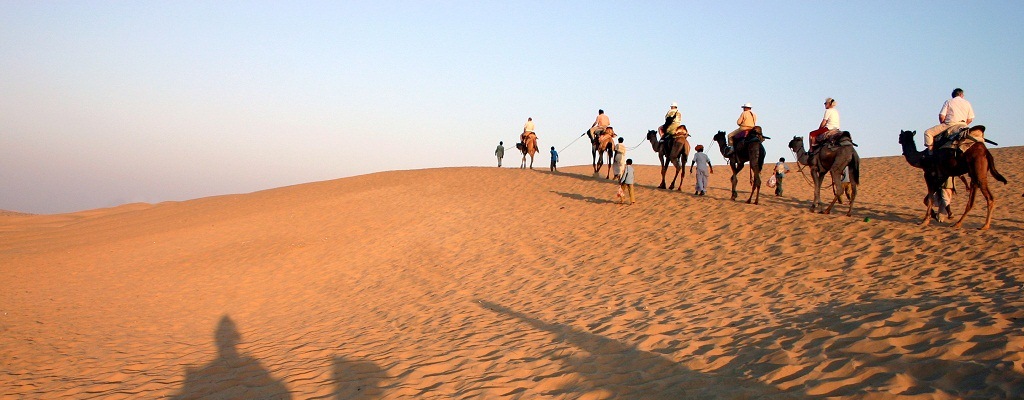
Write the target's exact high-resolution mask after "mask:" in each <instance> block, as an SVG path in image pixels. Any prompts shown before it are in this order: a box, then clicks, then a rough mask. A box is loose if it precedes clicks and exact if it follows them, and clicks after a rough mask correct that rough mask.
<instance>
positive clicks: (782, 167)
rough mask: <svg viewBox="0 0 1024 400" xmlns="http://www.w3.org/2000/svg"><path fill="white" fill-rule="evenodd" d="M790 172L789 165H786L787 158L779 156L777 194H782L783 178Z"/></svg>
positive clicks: (776, 172)
mask: <svg viewBox="0 0 1024 400" xmlns="http://www.w3.org/2000/svg"><path fill="white" fill-rule="evenodd" d="M788 173H789V166H788V165H786V158H785V157H779V162H777V163H775V195H776V196H782V178H785V177H786V174H788Z"/></svg>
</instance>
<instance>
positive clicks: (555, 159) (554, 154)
mask: <svg viewBox="0 0 1024 400" xmlns="http://www.w3.org/2000/svg"><path fill="white" fill-rule="evenodd" d="M551 171H552V172H554V171H558V152H557V151H555V146H551Z"/></svg>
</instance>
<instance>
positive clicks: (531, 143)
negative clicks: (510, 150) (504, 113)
mask: <svg viewBox="0 0 1024 400" xmlns="http://www.w3.org/2000/svg"><path fill="white" fill-rule="evenodd" d="M520 139H522V141H521V142H519V143H516V148H517V149H519V151H520V152H522V153H523V162H522V164H520V165H519V168H520V169H525V168H526V155H527V154H529V155H530V169H533V155H534V154H537V134H535V133H533V132H530V133H529V134H525V135H521V137H520Z"/></svg>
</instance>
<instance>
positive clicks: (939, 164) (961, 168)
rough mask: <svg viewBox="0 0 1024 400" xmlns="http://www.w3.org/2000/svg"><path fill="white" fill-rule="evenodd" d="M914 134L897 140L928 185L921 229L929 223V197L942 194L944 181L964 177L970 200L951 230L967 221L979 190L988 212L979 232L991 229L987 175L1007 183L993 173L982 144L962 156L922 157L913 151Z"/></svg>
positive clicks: (946, 152)
mask: <svg viewBox="0 0 1024 400" xmlns="http://www.w3.org/2000/svg"><path fill="white" fill-rule="evenodd" d="M970 131H971V132H975V131H981V133H984V132H985V127H984V126H982V125H975V126H973V127H971V129H970ZM916 134H917V131H900V139H899V140H900V145H901V146H902V147H903V158H904V159H906V160H907V163H908V164H910V165H911V166H913V167H916V168H921V169H923V170H924V181H925V184H927V185H928V194H929V196H927V197H926V198H925V207H926V209H925V216H924V220H923V221H922V222H921V225H925V226H927V225H928V223H929V222H930V217H931V211H932V196H930V194H932V193H938V192H939V191H940V190H942V183H943V182H945V181H946V179H948V178H950V177H953V176H962V175H963V174H967V176H969V177H971V183H970V185H968V187H969V188H970V191H971V192H970V196H968V198H967V206H966V208H965V209H964V214H963V215H961V216H960V219H959V220H958V221H956V224H954V225H953V227H954V228H960V227H962V226H963V222H964V218H966V217H967V213H968V212H970V211H971V208H972V207H974V199H975V197H976V196H977V193H978V190H981V194H982V196H985V203H986V206H987V207H988V212H987V213H986V215H985V225H982V226H981V229H982V230H985V229H989V228H991V227H992V210H993V209H994V208H995V206H996V201H995V196H993V195H992V190H990V189H989V186H988V174H989V173H991V174H992V176H993V177H995V178H996V180H997V181H999V182H1002V183H1003V184H1006V183H1007V181H1006V178H1004V177H1003V176H1002V175H1001V174H999V171H997V170H996V162H995V159H994V158H992V153H991V152H990V151H988V147H986V146H985V143H984V142H975V143H974V144H973V145H971V146H970V147H968V148H967V150H965V151H963V152H961V151H960V150H959V149H958V148H938V149H936V150H935V151H934V153H933V154H932V155H931V156H927V157H926V156H925V154H926V153H925V152H923V151H917V143H915V142H914V135H916ZM967 140H971V139H967ZM940 144H941V142H940V141H938V140H937V141H936V147H939V145H940Z"/></svg>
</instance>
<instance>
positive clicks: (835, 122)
mask: <svg viewBox="0 0 1024 400" xmlns="http://www.w3.org/2000/svg"><path fill="white" fill-rule="evenodd" d="M837 133H839V110H836V101H835V99H833V98H831V97H827V98H825V115H824V116H822V117H821V124H820V125H818V129H815V130H813V131H811V132H810V133H809V134H808V136H809V137H810V140H809V141H810V143H811V149H812V150H811V153H813V152H814V151H813V149H814V148H815V145H817V144H818V136H820V135H821V134H825V136H824V137H823V138H822V140H825V139H828V138H830V137H832V135H835V134H837Z"/></svg>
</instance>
